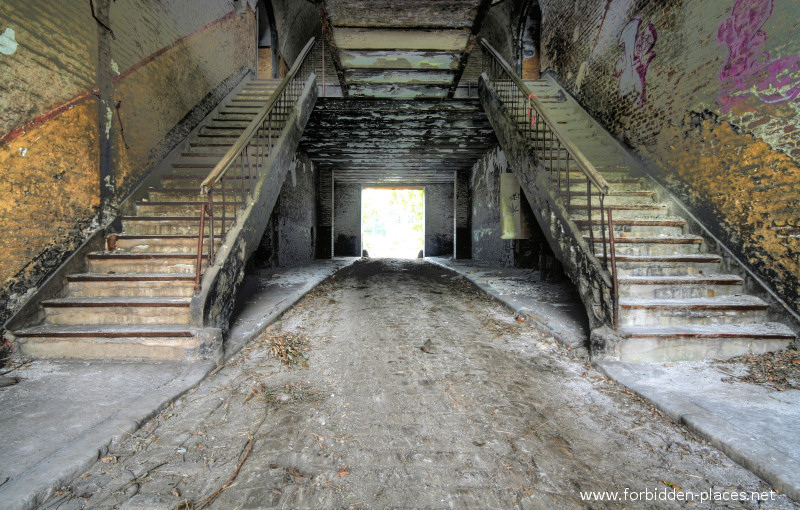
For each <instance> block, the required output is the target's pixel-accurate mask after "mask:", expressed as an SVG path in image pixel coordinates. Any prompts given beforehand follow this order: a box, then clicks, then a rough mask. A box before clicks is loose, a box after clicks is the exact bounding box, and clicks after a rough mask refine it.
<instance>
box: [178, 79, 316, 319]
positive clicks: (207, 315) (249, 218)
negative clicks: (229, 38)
mask: <svg viewBox="0 0 800 510" xmlns="http://www.w3.org/2000/svg"><path fill="white" fill-rule="evenodd" d="M316 102H317V83H316V77H315V75H314V74H312V75H311V76H309V78H308V80H306V83H305V85H304V87H303V92H302V94H301V95H300V98H299V100H298V101H297V103H296V104H295V106H294V107H293V108H292V110H291V113H290V115H289V118H288V119H287V121H286V125H285V126H284V128H283V131H282V132H281V136H280V138H279V140H278V142H277V144H276V145H275V147H274V148H273V149H272V153H271V154H270V156H269V158H268V159H267V164H266V166H267V168H268V170H267V171H266V172H261V176H260V177H259V178H258V181H257V182H256V184H255V187H254V190H253V195H252V197H251V198H250V199H249V203H248V204H247V206H246V207H245V208H244V210H242V211H240V212H239V213H238V214H237V217H236V223H235V224H234V225H233V226H232V227H231V229H230V230H229V231H228V232H227V234H226V235H225V238H224V240H223V243H222V245H221V246H220V247H219V249H218V251H217V252H216V254H215V259H214V263H213V264H212V265H210V266H209V267H208V268H207V269H206V270H205V272H204V273H203V277H202V280H201V288H200V291H199V292H197V293H196V294H195V295H194V297H193V298H192V301H191V305H190V324H191V325H192V326H195V327H201V328H220V329H222V330H223V331H226V330H227V329H228V320H229V319H230V316H231V313H232V312H233V304H234V296H235V295H236V292H237V290H238V288H239V285H240V284H241V282H242V280H243V279H244V269H245V264H246V262H247V259H248V258H249V257H250V255H252V254H253V252H254V251H255V249H256V248H257V247H258V244H259V242H260V241H261V237H262V235H263V234H264V230H265V229H266V227H267V222H268V221H269V217H270V215H271V214H272V210H273V208H274V207H275V203H276V202H277V200H278V195H279V194H280V191H281V186H282V185H283V182H284V180H285V179H286V174H287V172H288V171H289V167H290V165H291V161H292V158H293V157H294V154H295V152H296V151H297V147H298V146H299V144H300V139H301V138H302V136H303V131H304V130H305V126H306V124H307V123H308V119H309V117H310V116H311V111H312V110H313V109H314V105H315V104H316Z"/></svg>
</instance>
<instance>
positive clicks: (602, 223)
mask: <svg viewBox="0 0 800 510" xmlns="http://www.w3.org/2000/svg"><path fill="white" fill-rule="evenodd" d="M604 201H605V194H603V192H602V191H601V192H600V235H601V236H602V241H603V264H604V265H605V266H606V269H608V253H607V251H606V225H605V209H604V207H605V204H604ZM609 211H611V209H609ZM609 218H610V216H609ZM609 226H610V225H609Z"/></svg>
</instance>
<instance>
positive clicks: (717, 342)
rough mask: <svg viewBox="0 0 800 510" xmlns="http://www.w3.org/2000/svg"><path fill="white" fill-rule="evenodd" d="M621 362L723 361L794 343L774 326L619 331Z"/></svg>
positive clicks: (792, 337)
mask: <svg viewBox="0 0 800 510" xmlns="http://www.w3.org/2000/svg"><path fill="white" fill-rule="evenodd" d="M619 333H620V335H621V336H622V337H623V341H622V342H621V343H620V344H619V345H618V346H617V347H616V350H617V354H618V355H619V358H620V360H621V361H626V362H631V363H654V362H664V361H694V360H702V359H725V358H730V357H733V356H739V355H742V354H748V353H753V354H760V353H764V352H770V351H778V350H783V349H786V348H788V347H789V345H790V344H791V343H792V342H793V341H794V340H795V338H796V336H795V334H794V332H792V330H791V329H789V328H788V327H786V326H785V325H783V324H778V323H774V322H767V323H753V324H714V325H711V326H702V325H700V326H698V325H693V326H660V327H652V326H648V327H638V326H626V327H623V328H620V330H619Z"/></svg>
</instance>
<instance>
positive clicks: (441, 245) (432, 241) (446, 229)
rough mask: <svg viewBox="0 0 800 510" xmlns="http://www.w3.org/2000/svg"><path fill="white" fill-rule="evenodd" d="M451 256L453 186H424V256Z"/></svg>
mask: <svg viewBox="0 0 800 510" xmlns="http://www.w3.org/2000/svg"><path fill="white" fill-rule="evenodd" d="M452 254H453V185H452V184H428V185H426V186H425V256H426V257H441V256H445V255H452Z"/></svg>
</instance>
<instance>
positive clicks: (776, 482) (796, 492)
mask: <svg viewBox="0 0 800 510" xmlns="http://www.w3.org/2000/svg"><path fill="white" fill-rule="evenodd" d="M594 366H595V368H596V369H597V370H598V371H599V372H601V373H603V374H604V375H606V376H608V377H610V378H611V379H614V380H615V381H617V382H618V383H620V384H622V385H623V386H625V387H626V388H628V389H629V390H631V391H632V392H633V393H635V394H637V395H639V396H640V397H642V398H644V399H645V400H648V401H649V402H651V403H652V404H653V405H654V406H655V407H656V408H657V409H658V410H660V411H661V412H663V413H664V414H666V415H667V416H669V417H670V418H671V419H672V420H673V421H675V422H676V423H680V424H683V425H685V426H686V428H688V429H689V430H691V431H692V432H694V433H695V434H697V435H698V436H700V437H702V438H703V439H705V440H706V441H708V442H709V443H711V444H712V445H713V446H714V447H715V448H718V449H719V450H721V451H722V452H724V453H725V455H727V456H728V457H730V458H731V459H733V460H734V461H735V462H736V463H738V464H739V465H741V466H742V467H744V468H745V469H747V470H749V471H751V472H752V473H754V474H755V475H756V476H758V477H760V478H761V479H762V480H764V481H766V482H767V483H769V484H770V485H772V486H773V487H774V488H775V489H777V490H778V491H780V492H782V493H783V494H786V495H787V496H788V497H789V498H791V499H793V500H794V501H797V502H800V464H798V463H797V462H796V461H794V460H793V459H791V458H789V457H787V456H786V455H784V454H783V453H781V452H780V451H778V450H776V449H775V448H773V447H772V446H770V445H768V444H766V443H764V442H762V441H760V440H758V439H756V438H754V437H752V436H751V435H749V434H746V433H745V432H743V431H742V430H741V429H739V428H738V427H736V426H735V425H733V424H732V423H730V422H728V421H727V420H725V419H724V418H722V417H720V416H718V415H717V414H715V413H714V412H713V411H712V410H709V409H706V408H704V407H701V406H699V405H697V404H695V403H694V402H690V401H688V400H686V399H684V398H682V397H680V396H678V395H676V394H674V393H672V392H670V391H667V390H664V391H657V390H653V389H650V388H646V387H643V386H640V385H639V384H637V381H636V379H635V377H634V376H633V373H632V372H631V371H630V370H628V369H627V368H626V367H625V366H624V365H623V364H621V363H619V362H606V361H597V362H594Z"/></svg>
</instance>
